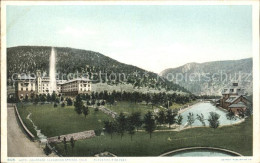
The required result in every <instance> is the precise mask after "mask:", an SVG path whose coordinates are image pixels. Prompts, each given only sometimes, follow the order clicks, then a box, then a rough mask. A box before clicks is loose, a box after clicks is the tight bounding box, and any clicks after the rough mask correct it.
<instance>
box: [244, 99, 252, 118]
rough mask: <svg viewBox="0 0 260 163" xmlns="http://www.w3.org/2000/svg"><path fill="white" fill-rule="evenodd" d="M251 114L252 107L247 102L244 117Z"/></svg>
mask: <svg viewBox="0 0 260 163" xmlns="http://www.w3.org/2000/svg"><path fill="white" fill-rule="evenodd" d="M252 114H253V106H252V103H251V102H248V103H247V107H246V112H245V115H246V116H247V117H249V116H251V115H252Z"/></svg>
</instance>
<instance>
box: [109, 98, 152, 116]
mask: <svg viewBox="0 0 260 163" xmlns="http://www.w3.org/2000/svg"><path fill="white" fill-rule="evenodd" d="M105 107H107V108H108V109H110V110H113V111H115V112H117V113H118V114H119V113H120V112H123V113H125V114H126V115H128V114H131V113H133V112H141V114H142V115H144V114H145V113H147V112H148V111H149V110H150V111H153V109H155V108H156V107H153V108H152V105H145V104H139V103H134V102H126V101H119V102H117V103H116V104H114V105H111V106H110V105H106V106H105Z"/></svg>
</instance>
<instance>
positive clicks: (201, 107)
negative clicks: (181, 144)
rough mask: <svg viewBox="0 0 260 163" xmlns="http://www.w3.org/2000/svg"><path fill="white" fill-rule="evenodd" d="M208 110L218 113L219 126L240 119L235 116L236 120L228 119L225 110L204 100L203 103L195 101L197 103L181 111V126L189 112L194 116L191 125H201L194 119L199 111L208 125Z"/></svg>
mask: <svg viewBox="0 0 260 163" xmlns="http://www.w3.org/2000/svg"><path fill="white" fill-rule="evenodd" d="M210 112H216V113H218V114H219V115H220V118H219V122H220V126H221V125H230V124H235V123H238V122H239V121H241V120H242V119H240V118H237V119H236V120H228V119H227V117H226V114H227V111H224V110H221V109H219V108H217V107H216V106H214V105H212V104H211V103H209V102H205V103H203V102H202V103H197V104H195V105H193V106H191V108H190V109H188V110H186V111H184V112H183V113H181V115H182V116H183V120H182V126H185V125H187V120H188V117H187V116H188V114H189V113H193V115H194V118H195V122H194V123H193V124H192V126H196V127H197V126H203V125H202V123H201V122H200V121H199V120H198V119H196V118H197V114H199V115H200V114H201V113H202V114H203V115H204V119H205V124H206V126H209V122H208V120H207V119H208V117H209V113H210Z"/></svg>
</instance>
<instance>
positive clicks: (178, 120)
mask: <svg viewBox="0 0 260 163" xmlns="http://www.w3.org/2000/svg"><path fill="white" fill-rule="evenodd" d="M182 119H183V117H182V115H181V114H179V115H178V117H177V120H176V123H177V124H178V125H179V126H180V125H181V124H182Z"/></svg>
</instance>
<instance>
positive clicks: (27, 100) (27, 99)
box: [24, 94, 29, 102]
mask: <svg viewBox="0 0 260 163" xmlns="http://www.w3.org/2000/svg"><path fill="white" fill-rule="evenodd" d="M24 102H29V96H28V94H27V95H26V96H25V98H24Z"/></svg>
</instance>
